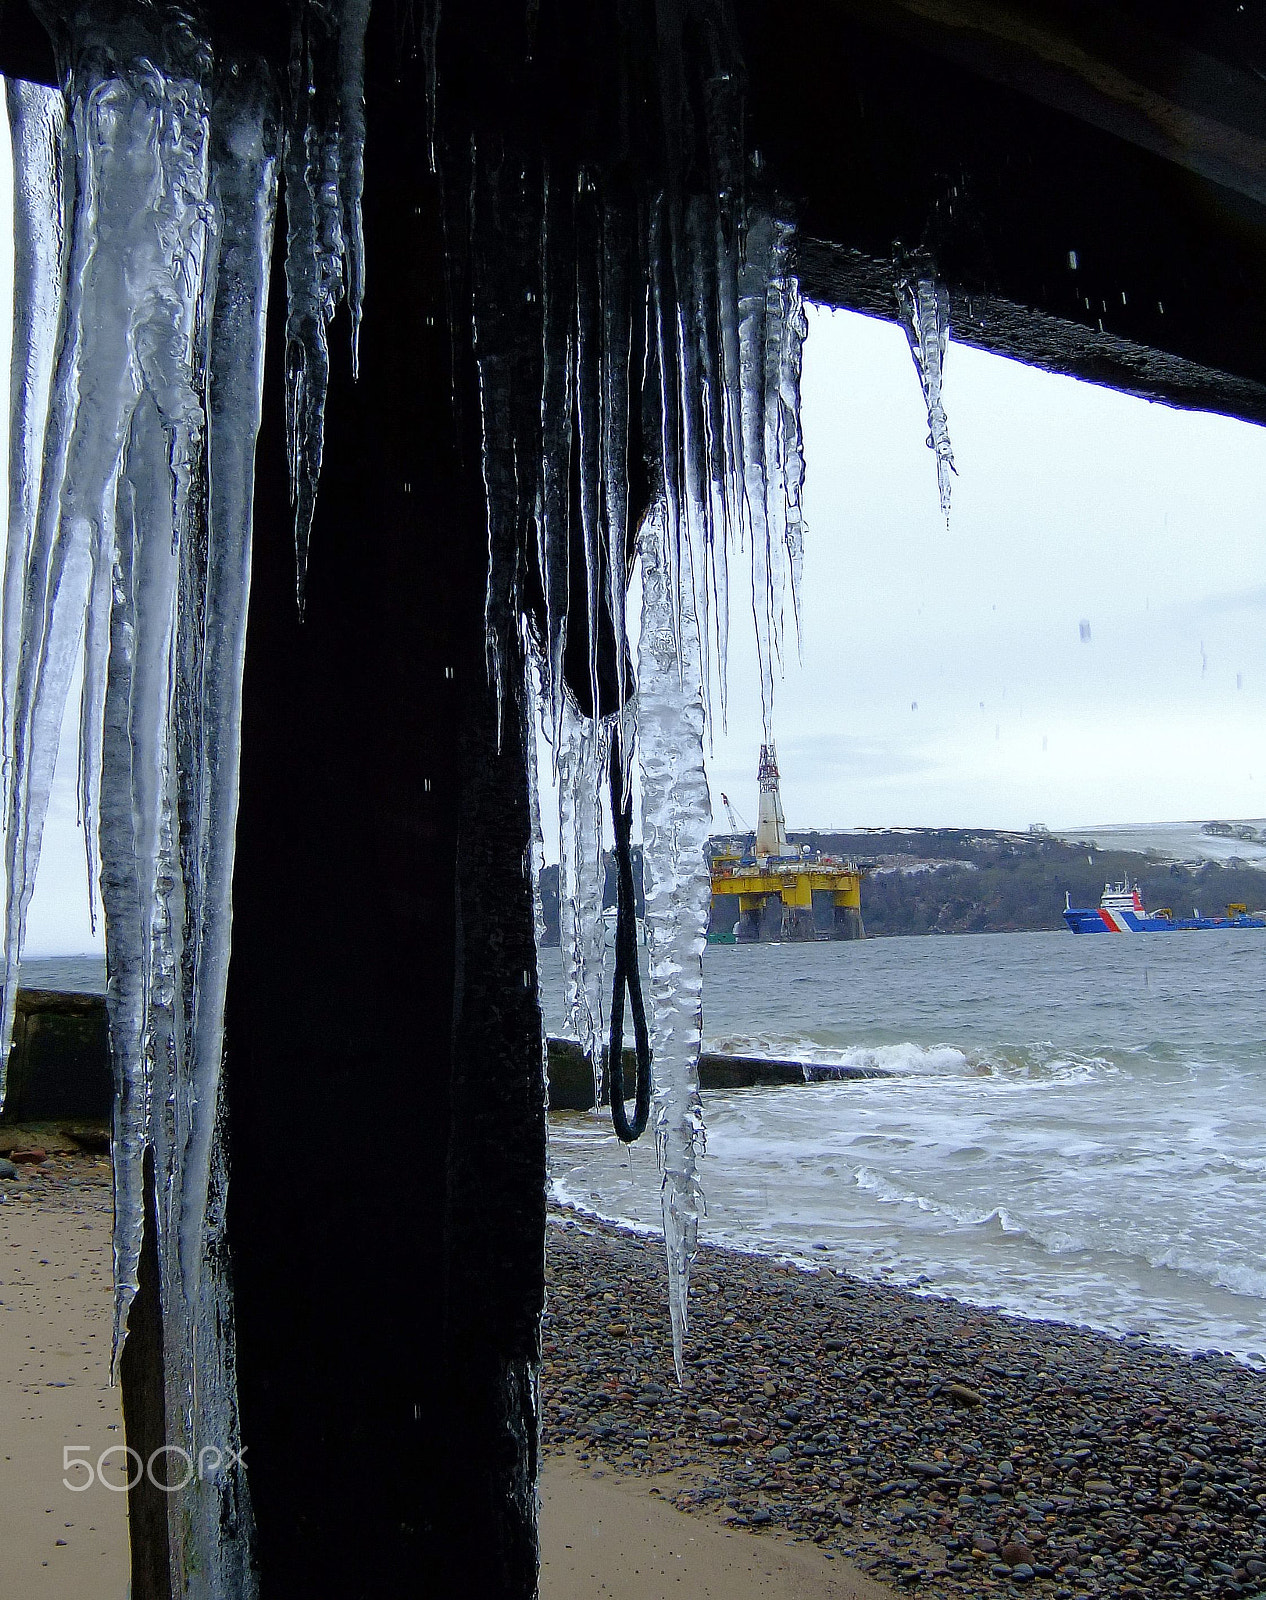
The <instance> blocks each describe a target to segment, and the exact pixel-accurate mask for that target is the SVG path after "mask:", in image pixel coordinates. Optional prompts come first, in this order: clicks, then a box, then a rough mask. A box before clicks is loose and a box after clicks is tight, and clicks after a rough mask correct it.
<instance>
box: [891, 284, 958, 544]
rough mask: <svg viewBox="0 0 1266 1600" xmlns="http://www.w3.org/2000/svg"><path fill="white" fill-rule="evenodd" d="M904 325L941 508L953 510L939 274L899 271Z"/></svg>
mask: <svg viewBox="0 0 1266 1600" xmlns="http://www.w3.org/2000/svg"><path fill="white" fill-rule="evenodd" d="M895 292H896V296H897V307H898V310H899V312H900V315H901V325H902V327H903V328H904V329H905V334H906V338H907V339H908V340H909V341H910V353H911V355H912V356H913V357H914V365H915V370H916V371H917V372H918V374H919V382H920V383H921V384H922V386H923V399H924V402H925V404H926V405H927V411H928V441H927V442H928V449H929V450H932V451H934V452H935V455H936V482H937V487H938V489H939V491H940V496H941V510H942V511H943V512H944V514H945V517H946V519H947V520H948V518H949V510H950V480H951V475H952V474H953V473H955V472H956V471H957V470H958V469H957V468H956V467H955V465H954V451H953V447H952V446H951V444H950V436H949V422H948V420H947V418H946V415H945V407H944V405H943V404H942V401H941V381H942V377H943V373H944V366H945V352H946V350H947V349H948V348H949V338H950V299H949V290H948V289H947V288H946V287H945V285H944V284H943V283H941V282H939V281H938V280H937V279H936V278H934V277H932V276H930V275H928V274H926V273H923V274H920V273H918V272H917V271H914V270H908V271H907V270H901V271H899V272H898V275H897V281H896V284H895Z"/></svg>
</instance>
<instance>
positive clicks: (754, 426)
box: [737, 217, 774, 743]
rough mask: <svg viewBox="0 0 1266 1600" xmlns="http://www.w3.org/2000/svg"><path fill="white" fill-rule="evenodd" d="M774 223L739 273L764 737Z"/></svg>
mask: <svg viewBox="0 0 1266 1600" xmlns="http://www.w3.org/2000/svg"><path fill="white" fill-rule="evenodd" d="M772 233H773V224H772V222H771V221H770V220H769V218H767V217H761V218H758V219H757V220H756V221H754V222H753V224H752V226H751V228H750V229H749V231H748V238H747V260H746V262H745V264H744V266H743V268H742V270H741V272H740V274H739V337H738V348H739V396H738V403H737V410H738V413H739V417H740V425H741V430H742V443H743V455H742V475H743V490H744V513H745V521H746V528H747V535H748V538H749V540H750V543H751V548H750V557H751V572H752V617H753V621H754V623H755V628H756V657H757V663H758V666H759V669H760V686H761V717H762V722H763V726H764V730H765V742H766V743H769V741H770V739H771V738H772V736H773V735H772V726H773V724H772V717H773V701H774V616H773V606H774V584H773V579H772V576H771V573H770V567H771V559H772V558H771V550H770V536H769V520H768V510H769V508H768V503H767V477H766V460H765V448H766V443H767V438H766V418H765V411H766V404H765V380H766V369H765V345H766V338H767V330H766V313H767V295H768V287H769V273H768V266H769V257H770V253H771V249H772Z"/></svg>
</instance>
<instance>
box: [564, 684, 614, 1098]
mask: <svg viewBox="0 0 1266 1600" xmlns="http://www.w3.org/2000/svg"><path fill="white" fill-rule="evenodd" d="M609 748H610V728H609V726H608V725H607V724H606V723H604V722H597V723H595V722H594V721H593V720H592V719H591V718H589V717H584V716H581V714H580V713H579V712H578V711H577V710H576V708H575V707H574V706H573V705H572V703H571V701H570V699H565V701H564V706H563V716H562V727H561V729H560V732H559V740H558V747H557V750H556V752H555V760H556V762H557V766H558V916H559V932H560V939H559V943H560V945H561V949H562V957H563V978H564V998H565V1004H566V1007H567V1021H568V1025H569V1026H570V1028H571V1031H572V1033H573V1034H574V1036H575V1037H576V1039H577V1040H579V1042H580V1046H581V1049H582V1050H583V1051H584V1053H585V1057H586V1059H587V1060H588V1062H589V1064H590V1066H591V1068H592V1069H593V1082H594V1104H595V1106H596V1105H597V1104H598V1101H599V1099H600V1096H601V1089H602V1044H603V1005H602V999H603V996H602V959H603V946H604V925H603V921H602V892H603V887H604V883H605V872H604V866H603V858H602V777H603V774H604V773H605V771H606V766H607V751H608V749H609Z"/></svg>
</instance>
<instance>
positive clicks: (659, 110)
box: [435, 0, 807, 1363]
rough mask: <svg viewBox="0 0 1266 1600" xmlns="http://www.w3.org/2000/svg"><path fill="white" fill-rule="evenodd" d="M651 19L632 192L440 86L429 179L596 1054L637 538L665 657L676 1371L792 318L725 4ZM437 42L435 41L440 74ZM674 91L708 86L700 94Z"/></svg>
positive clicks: (616, 174) (666, 981)
mask: <svg viewBox="0 0 1266 1600" xmlns="http://www.w3.org/2000/svg"><path fill="white" fill-rule="evenodd" d="M648 9H649V8H648ZM653 9H654V12H655V17H656V22H655V26H654V28H651V29H650V31H649V32H648V31H647V29H648V28H649V26H650V25H649V20H648V18H647V17H646V16H645V15H641V13H640V12H639V10H638V8H637V7H636V6H635V7H632V8H630V10H629V12H628V14H627V15H623V14H622V17H621V21H620V24H619V26H622V27H625V28H627V29H628V30H629V31H628V34H627V36H623V35H621V36H620V37H618V38H617V39H616V40H615V41H614V42H613V46H612V51H613V54H612V60H613V61H614V63H615V65H614V66H613V68H612V72H613V77H614V80H615V81H614V82H613V83H612V84H611V85H610V86H609V89H610V92H609V94H606V93H603V99H604V101H607V100H609V102H610V103H611V104H612V105H621V106H627V105H636V106H638V107H640V108H641V109H640V110H639V112H638V113H637V118H640V119H641V121H640V122H637V125H636V126H635V127H634V128H633V129H631V130H630V128H629V127H628V126H626V125H623V124H622V125H621V127H620V129H619V130H618V136H617V139H616V147H617V149H618V150H619V151H625V150H626V149H627V145H628V143H629V142H631V143H632V144H633V145H634V146H635V147H636V148H637V149H638V150H639V151H640V152H641V159H642V161H643V162H644V166H643V169H642V172H641V176H640V180H639V181H632V182H631V181H630V180H629V175H628V171H627V168H626V166H623V165H621V162H622V160H623V157H619V158H617V159H616V160H615V161H613V163H612V165H611V166H610V167H606V166H604V164H603V163H602V162H601V161H599V160H594V161H592V162H585V161H582V160H577V162H576V164H575V165H574V166H569V165H568V164H567V162H566V161H564V160H562V159H561V158H559V157H558V156H557V155H556V154H555V155H552V156H551V157H550V158H549V159H543V158H542V157H541V156H540V155H539V153H536V152H532V151H522V152H516V153H514V154H513V155H511V154H508V153H507V152H506V150H505V149H504V148H502V147H501V146H500V145H496V146H493V147H492V148H491V149H490V150H489V151H488V152H487V153H485V150H484V147H483V144H482V143H481V139H480V135H479V132H478V130H473V131H471V132H469V133H468V134H467V136H466V137H465V139H464V140H459V139H458V138H455V137H453V136H452V134H451V132H450V134H449V137H448V139H447V140H446V138H445V128H446V117H445V108H444V100H443V97H444V75H443V72H442V71H441V72H440V73H439V75H438V78H437V87H436V92H437V94H438V96H439V101H440V104H439V114H438V117H437V127H438V130H439V133H438V151H437V160H438V161H439V164H440V166H441V169H442V170H444V171H445V174H446V183H447V184H448V186H449V187H450V188H451V190H452V192H453V193H455V194H460V196H461V197H462V210H461V218H460V222H461V226H462V227H463V229H466V230H468V233H469V259H468V261H467V263H466V265H467V271H468V273H469V280H470V289H471V304H472V310H473V344H474V350H475V357H476V362H477V367H478V373H479V389H480V402H481V421H482V428H483V475H484V484H485V490H486V495H487V509H488V548H489V573H488V596H487V607H486V614H487V625H488V637H489V641H490V644H491V645H492V659H491V661H490V670H491V672H492V675H493V679H494V682H496V683H497V684H498V686H499V687H500V686H501V674H502V668H501V666H500V662H499V652H498V651H497V650H496V647H495V641H496V640H497V639H499V638H507V637H509V626H510V619H511V618H513V617H515V616H517V615H519V614H521V613H522V612H524V611H525V610H526V611H528V612H530V614H531V615H532V617H533V625H534V628H535V633H536V642H537V646H538V651H539V661H540V668H541V676H542V697H543V700H544V708H543V709H544V722H545V726H546V729H547V732H548V734H549V736H550V738H551V740H552V742H553V746H554V759H555V763H556V767H557V769H558V773H559V778H560V786H561V791H562V798H561V822H562V829H561V833H562V839H561V856H562V860H561V864H560V901H561V903H560V922H561V932H562V945H563V956H564V961H565V963H566V969H567V979H566V982H567V998H568V1014H569V1019H570V1021H571V1025H572V1027H573V1029H574V1031H575V1032H576V1034H577V1037H578V1038H579V1039H580V1040H581V1042H582V1044H583V1045H584V1047H585V1049H586V1052H587V1053H588V1054H589V1055H590V1058H591V1060H595V1061H596V1060H597V1052H598V1050H599V1049H600V1039H601V1029H600V1015H599V1012H598V1010H597V997H596V996H593V997H591V982H592V977H593V973H594V971H595V970H597V962H596V959H595V957H594V951H595V949H596V948H597V949H598V950H599V953H600V947H598V946H595V941H594V939H593V938H592V936H591V935H592V930H593V929H594V928H595V926H598V924H596V922H595V919H594V909H595V908H594V905H593V904H592V903H590V902H589V901H588V900H587V899H586V898H585V895H584V894H582V893H581V892H580V891H581V890H585V891H588V890H590V889H591V888H592V887H593V885H594V884H595V883H596V882H597V873H596V871H595V858H594V854H593V852H595V851H596V849H597V844H596V832H595V831H594V830H592V829H589V822H590V818H591V816H592V815H593V806H594V804H595V801H594V800H593V798H592V792H593V791H592V790H591V789H589V787H588V786H589V785H590V784H592V783H594V782H595V780H596V781H597V782H600V781H601V773H602V761H601V760H600V759H597V760H594V759H590V757H591V755H592V751H593V749H594V748H595V747H596V741H597V739H598V737H599V736H598V735H597V734H596V733H593V732H591V733H590V734H589V735H588V737H589V739H590V744H589V745H586V743H585V737H586V736H585V735H584V734H583V733H582V732H581V731H580V730H582V729H583V728H585V727H588V728H590V729H591V730H592V729H593V727H594V719H599V720H600V719H609V718H616V717H619V716H620V715H621V713H622V711H623V710H624V705H625V698H626V696H627V695H629V694H630V693H631V692H632V690H633V688H634V684H635V679H634V675H633V673H632V671H631V667H630V665H629V655H630V651H629V642H628V629H627V624H626V617H625V600H624V596H625V591H626V588H627V585H628V581H629V575H630V571H631V567H632V563H633V560H634V558H635V554H636V548H635V546H636V541H637V538H638V533H639V529H641V530H642V532H641V559H642V564H643V582H644V584H645V583H646V582H647V575H648V573H650V574H651V575H652V577H653V582H652V583H651V585H650V587H651V589H652V590H653V592H654V604H655V607H656V609H655V610H654V612H653V626H652V632H653V634H654V635H655V640H656V642H655V645H654V648H653V650H652V652H651V654H650V655H649V656H648V655H647V654H646V651H647V648H648V647H647V645H646V642H645V641H643V646H642V655H641V666H640V669H639V673H638V675H637V680H636V712H637V718H638V721H639V723H641V731H640V733H639V739H640V741H641V748H642V772H643V780H644V792H643V798H644V803H646V802H647V801H648V795H649V794H651V793H652V792H653V795H654V806H655V814H654V817H648V818H647V820H646V821H645V830H646V852H647V854H646V871H647V881H648V885H649V884H651V883H652V881H653V883H654V884H655V885H656V888H655V889H654V891H653V892H654V894H656V895H658V899H657V901H656V909H655V911H654V913H653V914H652V912H651V910H650V901H649V899H648V913H647V926H648V935H649V938H650V942H651V948H652V953H651V961H650V967H651V970H650V987H651V1009H652V1011H653V1014H654V1016H655V1018H656V1019H657V1022H656V1029H655V1039H656V1041H657V1042H656V1044H655V1046H654V1049H655V1065H654V1071H655V1117H656V1130H657V1143H658V1148H659V1151H660V1156H661V1160H662V1162H663V1171H664V1206H665V1212H664V1215H665V1231H666V1235H667V1240H668V1249H669V1258H670V1265H671V1278H672V1303H673V1327H674V1343H675V1349H676V1354H677V1357H678V1361H679V1363H680V1360H681V1358H682V1345H681V1341H682V1336H683V1332H684V1328H685V1308H686V1291H687V1284H688V1276H689V1266H690V1261H691V1258H692V1257H693V1254H694V1240H695V1234H696V1229H697V1215H698V1205H699V1185H698V1178H697V1173H696V1167H695V1161H696V1150H697V1147H698V1144H699V1141H700V1140H701V1137H702V1123H701V1120H700V1109H699V1101H698V1093H697V1088H695V1086H694V1085H695V1081H696V1066H697V1058H698V1049H699V994H700V982H701V968H700V959H701V952H702V948H703V942H704V934H705V927H706V920H707V914H708V894H707V883H708V878H707V870H706V863H705V860H704V855H703V847H704V841H705V839H706V836H707V830H708V822H709V813H708V807H707V790H706V784H705V783H704V780H703V767H702V737H703V729H704V726H705V723H706V718H707V716H708V715H709V713H710V710H711V703H712V696H713V694H714V692H716V693H718V696H719V699H720V704H721V708H722V709H723V708H724V694H725V667H726V652H727V646H728V637H729V626H730V624H729V592H730V585H731V582H732V581H734V579H735V568H736V564H737V563H738V562H740V561H742V562H743V563H744V564H745V565H746V567H747V571H746V572H744V573H743V574H742V576H741V580H740V581H741V582H742V584H743V587H744V588H745V589H748V591H749V593H750V603H751V606H752V611H753V615H754V618H755V627H756V642H757V651H758V656H759V660H760V676H761V686H762V706H763V712H764V718H765V722H766V727H767V729H768V727H769V725H770V718H771V714H772V701H773V686H774V669H775V665H776V663H777V661H778V659H779V656H780V654H781V652H782V650H783V649H784V644H785V641H784V630H783V614H784V602H785V599H786V598H787V595H788V591H789V592H790V598H791V607H792V610H793V612H794V613H795V616H796V620H797V624H798V614H799V585H800V570H801V564H802V552H803V539H804V522H803V480H804V463H803V448H802V442H801V434H800V368H801V350H802V345H803V341H804V338H805V334H806V331H807V324H806V319H805V313H804V307H803V304H802V301H801V297H800V292H799V288H798V285H797V283H796V280H795V277H794V274H793V272H792V270H791V264H790V250H791V243H792V230H791V228H790V226H789V225H788V224H787V223H785V222H784V221H782V220H780V219H779V218H778V217H777V216H776V215H775V214H774V213H773V212H771V211H770V210H768V209H763V208H762V207H761V206H759V205H757V204H755V203H754V202H753V201H752V200H751V199H750V197H749V196H748V194H747V193H746V190H747V187H748V184H749V182H751V181H752V173H751V172H750V171H749V169H748V164H747V160H746V156H745V154H744V152H743V149H742V142H741V134H740V129H741V124H742V108H741V89H740V84H741V71H740V69H739V66H738V63H737V62H736V60H735V59H734V56H733V50H732V42H731V35H730V34H729V32H728V30H727V27H726V25H725V24H724V22H723V21H722V19H721V17H720V12H719V9H718V8H716V7H715V6H713V5H711V4H710V3H709V0H692V3H690V4H688V5H686V6H685V7H683V8H669V7H662V8H661V7H655V8H653ZM687 13H688V14H689V18H690V19H691V20H690V24H689V25H690V27H691V28H694V27H696V26H697V27H698V29H699V30H700V35H701V36H703V35H706V36H707V37H708V38H709V40H710V45H709V52H708V53H706V54H705V56H704V57H703V59H702V60H690V59H689V58H690V46H689V45H688V44H687V42H686V36H685V29H686V24H687ZM638 16H641V21H640V23H639V22H638V21H637V20H636V19H637V17H638ZM656 30H658V32H656ZM617 32H618V29H617ZM648 38H655V39H656V46H655V48H654V49H648V46H647V39H648ZM442 44H443V30H442V29H441V35H440V39H439V43H438V44H437V45H436V46H435V48H436V49H438V50H439V51H440V54H441V56H442ZM690 72H698V73H700V74H701V75H702V79H703V81H704V83H705V84H706V88H705V89H704V91H703V92H702V94H700V93H699V90H698V88H697V86H696V87H695V88H693V89H692V87H691V86H690V84H688V82H687V76H688V75H689V73H690ZM692 96H695V97H696V98H692ZM597 115H598V117H599V120H600V118H601V115H602V113H601V112H598V113H597ZM637 118H635V121H636V120H637ZM692 155H693V157H694V166H693V168H692V166H691V157H692ZM700 172H705V173H706V174H707V177H706V178H704V179H703V180H701V179H700V176H699V174H700ZM457 226H458V225H457V223H454V230H453V231H454V233H456V231H457ZM525 523H526V524H527V526H528V528H529V529H530V544H529V549H528V550H527V551H525V550H524V548H523V543H524V541H523V539H522V536H521V530H522V529H523V527H524V525H525ZM651 529H654V532H653V533H652V532H651V531H650V530H651ZM525 557H526V558H527V559H525ZM643 626H644V627H645V626H646V616H645V615H644V619H643ZM666 651H667V652H669V653H670V654H671V657H672V661H673V663H674V665H673V666H672V669H671V671H670V670H669V668H668V666H667V665H666V662H667V659H668V658H667V656H666V655H665V652H666ZM648 672H649V673H650V674H651V680H652V681H651V687H650V702H649V703H650V704H651V707H652V718H653V720H652V722H651V723H649V724H648V723H646V721H645V717H646V711H647V706H648V698H647V697H648V682H647V673H648ZM631 748H632V741H631V740H627V739H626V740H625V741H623V742H622V749H623V750H624V751H625V752H626V753H627V752H629V751H630V750H631ZM578 783H579V784H580V785H581V787H583V788H584V789H585V790H586V792H587V794H588V795H589V796H590V798H585V799H582V797H581V793H580V789H579V788H578ZM645 785H649V786H650V789H647V788H646V787H645ZM582 823H583V825H584V828H586V829H589V831H588V833H585V834H583V836H582V826H581V825H582ZM652 835H653V838H654V847H653V848H652ZM651 893H652V891H651V889H649V888H648V895H650V894H651Z"/></svg>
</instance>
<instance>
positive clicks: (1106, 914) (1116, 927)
mask: <svg viewBox="0 0 1266 1600" xmlns="http://www.w3.org/2000/svg"><path fill="white" fill-rule="evenodd" d="M1099 916H1100V918H1101V920H1102V922H1103V925H1104V927H1105V928H1106V929H1107V930H1108V932H1109V933H1124V932H1125V931H1126V924H1125V923H1124V921H1122V920H1120V919H1118V918H1117V917H1115V916H1114V915H1113V913H1112V912H1111V911H1105V910H1104V908H1103V907H1102V906H1100V907H1099Z"/></svg>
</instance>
